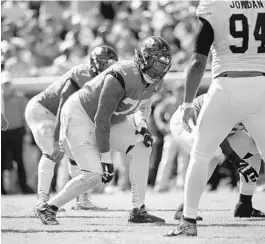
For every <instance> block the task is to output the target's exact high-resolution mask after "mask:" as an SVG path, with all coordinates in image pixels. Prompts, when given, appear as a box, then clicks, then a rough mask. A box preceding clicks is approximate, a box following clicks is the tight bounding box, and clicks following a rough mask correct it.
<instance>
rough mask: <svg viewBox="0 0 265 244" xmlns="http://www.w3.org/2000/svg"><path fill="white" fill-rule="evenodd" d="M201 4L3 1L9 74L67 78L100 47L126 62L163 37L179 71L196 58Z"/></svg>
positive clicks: (2, 43) (175, 2)
mask: <svg viewBox="0 0 265 244" xmlns="http://www.w3.org/2000/svg"><path fill="white" fill-rule="evenodd" d="M197 4H198V1H138V0H134V1H106V2H105V1H73V2H71V1H1V6H2V14H1V20H2V33H1V34H2V40H1V41H2V42H1V48H2V49H3V51H4V52H5V53H6V70H8V71H10V72H12V75H13V76H20V77H21V76H41V75H61V74H62V73H64V72H65V71H66V70H68V69H69V68H70V67H72V66H73V65H77V64H80V63H84V62H87V56H88V54H89V53H90V51H91V50H92V49H93V48H95V47H96V46H98V45H101V44H107V45H110V46H112V47H114V48H115V49H116V50H117V52H118V54H119V57H120V58H121V59H128V58H131V57H133V56H134V49H135V47H136V45H137V42H138V41H139V40H141V39H142V38H145V37H147V36H150V35H159V36H162V37H163V38H165V39H166V40H167V41H168V42H169V43H170V45H171V48H172V53H173V67H172V69H173V70H183V69H184V68H185V67H186V64H187V62H188V61H189V59H190V56H191V52H192V45H193V40H194V29H195V28H196V26H195V25H196V21H195V9H196V5H197Z"/></svg>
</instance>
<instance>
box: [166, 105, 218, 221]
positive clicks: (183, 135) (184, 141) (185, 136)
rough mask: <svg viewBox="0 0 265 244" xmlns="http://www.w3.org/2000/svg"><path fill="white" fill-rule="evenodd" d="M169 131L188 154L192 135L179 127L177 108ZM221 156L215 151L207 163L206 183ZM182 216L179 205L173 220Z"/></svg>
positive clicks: (179, 113) (179, 117)
mask: <svg viewBox="0 0 265 244" xmlns="http://www.w3.org/2000/svg"><path fill="white" fill-rule="evenodd" d="M170 130H171V132H172V134H173V136H174V138H175V140H176V141H177V143H178V144H179V145H180V146H181V147H182V149H183V150H184V151H185V152H186V153H187V154H190V152H191V149H192V146H193V143H194V133H189V132H187V131H185V130H184V129H183V127H182V125H181V108H179V109H178V110H177V111H176V112H175V113H174V115H173V116H172V118H171V120H170ZM220 155H221V152H220V149H219V147H218V149H217V150H216V151H215V153H214V157H213V158H212V160H211V161H210V163H209V167H208V169H207V172H208V174H207V181H208V180H209V179H210V177H211V175H212V174H213V172H214V170H215V168H216V166H217V164H218V162H219V156H220ZM192 190H193V191H196V189H195V188H194V189H192ZM182 214H183V204H181V205H180V206H179V207H178V208H177V211H176V212H175V214H174V219H175V220H179V219H180V218H181V216H182ZM196 219H197V220H202V217H200V216H197V217H196Z"/></svg>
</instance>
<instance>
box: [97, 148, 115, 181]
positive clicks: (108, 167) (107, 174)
mask: <svg viewBox="0 0 265 244" xmlns="http://www.w3.org/2000/svg"><path fill="white" fill-rule="evenodd" d="M100 156H101V157H100V160H101V165H102V170H103V175H102V182H103V183H104V184H106V183H109V182H110V181H111V180H112V178H113V175H114V166H113V163H112V161H111V157H110V152H106V153H101V155H100Z"/></svg>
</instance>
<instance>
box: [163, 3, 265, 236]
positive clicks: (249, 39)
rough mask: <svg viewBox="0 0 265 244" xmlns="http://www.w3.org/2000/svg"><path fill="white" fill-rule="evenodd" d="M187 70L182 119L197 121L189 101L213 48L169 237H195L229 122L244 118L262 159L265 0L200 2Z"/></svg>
mask: <svg viewBox="0 0 265 244" xmlns="http://www.w3.org/2000/svg"><path fill="white" fill-rule="evenodd" d="M196 13H197V16H198V18H199V19H198V29H197V34H196V41H195V48H194V53H193V55H192V58H191V62H190V67H189V69H188V72H187V81H186V91H185V99H184V103H183V113H182V122H183V126H184V128H185V129H186V130H187V131H189V132H190V131H191V130H192V129H191V127H192V126H194V123H196V112H195V109H194V103H193V100H194V98H195V96H196V93H197V90H198V87H199V84H200V82H201V80H202V76H203V73H204V70H205V67H206V63H207V58H208V53H209V50H210V47H211V52H212V77H213V82H212V84H211V86H210V88H209V91H208V94H209V97H208V98H207V100H206V101H205V103H204V105H203V107H202V109H201V112H200V114H199V116H198V119H197V126H196V127H195V130H194V144H193V147H192V150H191V157H190V162H189V166H188V171H187V177H186V181H185V190H184V209H183V215H184V218H183V219H182V221H181V223H180V225H179V226H178V227H177V228H176V229H175V230H172V231H171V232H170V233H167V236H178V235H185V236H196V235H197V224H196V216H197V208H198V204H199V200H200V197H201V195H202V193H203V190H204V188H205V186H206V183H207V174H208V168H209V163H210V161H211V159H212V157H213V155H214V153H215V151H216V149H217V147H218V145H220V143H221V142H222V141H223V140H224V139H225V137H227V135H228V134H229V132H230V131H231V130H232V128H233V126H234V125H235V124H237V123H238V122H240V121H241V122H242V124H243V125H244V126H245V128H246V130H247V131H248V133H249V134H250V135H251V137H252V138H253V140H254V142H255V143H256V145H257V148H258V150H259V153H260V155H261V157H262V158H263V160H264V158H265V130H264V124H265V96H264V94H265V62H264V60H265V42H264V40H265V4H264V1H251V2H250V1H248V2H246V1H227V0H223V1H215V0H202V1H201V2H200V4H199V6H198V8H197V11H196Z"/></svg>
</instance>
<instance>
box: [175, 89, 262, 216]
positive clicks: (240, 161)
mask: <svg viewBox="0 0 265 244" xmlns="http://www.w3.org/2000/svg"><path fill="white" fill-rule="evenodd" d="M205 99H207V94H203V95H200V96H198V97H197V98H196V99H194V107H195V109H196V116H198V114H199V113H200V110H201V108H202V105H203V103H204V101H205ZM181 112H182V109H181V106H180V107H179V108H178V109H177V111H176V112H175V113H174V114H173V116H172V117H171V121H170V129H171V132H172V134H173V136H174V138H175V139H176V141H177V142H178V143H179V144H180V145H181V147H182V148H183V149H184V150H185V152H186V153H188V154H190V152H191V148H192V145H193V141H194V138H193V132H191V133H189V132H187V131H185V130H184V129H183V127H182V123H181ZM227 140H228V141H227ZM230 144H231V146H230ZM220 148H221V150H220V149H219V150H217V152H216V153H215V154H214V157H213V159H212V160H211V162H210V164H209V171H208V179H209V178H210V176H211V175H212V173H213V171H214V169H215V168H216V166H217V164H218V163H219V161H220V156H221V155H220V153H221V152H222V153H223V154H224V155H225V156H226V157H227V159H228V160H229V161H230V162H231V163H233V164H234V166H235V167H236V169H237V170H238V171H239V172H240V173H241V174H240V196H239V201H238V203H237V205H236V207H235V211H234V216H235V217H244V218H250V217H259V218H260V217H261V218H265V213H263V212H261V211H260V210H257V209H254V208H253V207H252V196H253V194H254V191H255V188H256V183H257V178H258V173H257V172H259V170H260V166H261V157H260V154H259V152H258V149H257V147H256V145H255V143H254V142H253V140H252V138H251V137H250V136H249V134H248V133H247V132H246V131H245V129H244V126H243V124H241V123H239V124H237V125H236V126H234V128H233V129H232V131H231V132H230V134H229V136H228V137H227V139H225V141H224V142H222V143H221V145H220ZM232 148H233V149H232ZM250 165H251V166H250ZM182 212H183V205H181V206H179V208H178V210H177V211H176V213H175V216H174V219H176V220H178V219H180V217H181V215H182ZM198 219H200V218H198V216H197V220H198Z"/></svg>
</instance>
